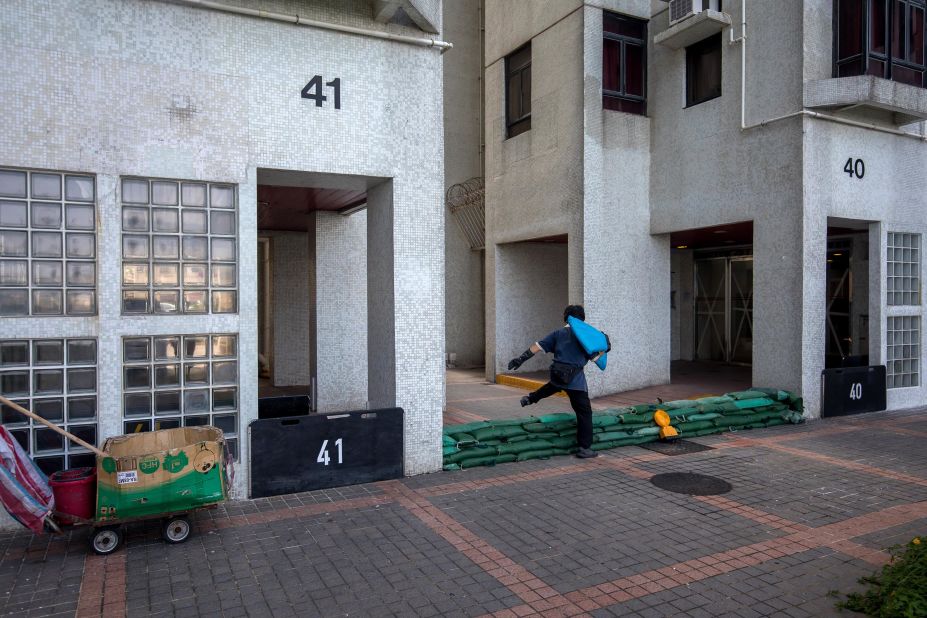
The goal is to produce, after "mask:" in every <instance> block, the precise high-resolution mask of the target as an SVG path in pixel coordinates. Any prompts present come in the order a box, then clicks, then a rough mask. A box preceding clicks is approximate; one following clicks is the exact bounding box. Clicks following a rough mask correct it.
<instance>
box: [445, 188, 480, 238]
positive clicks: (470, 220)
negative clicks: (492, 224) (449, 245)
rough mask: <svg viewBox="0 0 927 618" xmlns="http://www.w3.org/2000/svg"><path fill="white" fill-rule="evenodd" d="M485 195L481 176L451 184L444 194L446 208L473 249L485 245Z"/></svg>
mask: <svg viewBox="0 0 927 618" xmlns="http://www.w3.org/2000/svg"><path fill="white" fill-rule="evenodd" d="M485 196H486V192H485V189H484V187H483V179H482V178H481V177H476V178H471V179H470V180H466V181H464V182H461V183H458V184H456V185H452V186H451V187H450V188H448V190H447V193H446V194H445V196H444V197H445V203H446V204H447V207H448V209H450V211H451V214H452V215H453V216H454V219H456V220H457V225H459V226H460V230H461V231H462V232H463V234H464V236H466V238H467V242H468V243H469V244H470V248H471V249H473V250H478V249H483V248H484V247H485V246H486V223H485V221H486V210H485V206H484V203H485Z"/></svg>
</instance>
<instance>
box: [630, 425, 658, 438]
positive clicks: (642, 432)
mask: <svg viewBox="0 0 927 618" xmlns="http://www.w3.org/2000/svg"><path fill="white" fill-rule="evenodd" d="M631 435H632V436H658V435H660V428H659V427H641V428H640V429H635V430H634V431H632V432H631Z"/></svg>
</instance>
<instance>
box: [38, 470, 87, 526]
mask: <svg viewBox="0 0 927 618" xmlns="http://www.w3.org/2000/svg"><path fill="white" fill-rule="evenodd" d="M48 483H49V485H51V488H52V492H53V493H54V494H55V510H56V511H58V512H59V513H64V514H66V515H72V516H74V517H79V518H81V519H93V514H94V511H96V508H97V469H96V468H74V469H72V470H61V471H60V472H55V473H54V474H52V475H51V476H50V477H48Z"/></svg>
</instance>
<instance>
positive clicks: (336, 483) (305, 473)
mask: <svg viewBox="0 0 927 618" xmlns="http://www.w3.org/2000/svg"><path fill="white" fill-rule="evenodd" d="M402 417H403V411H402V409H401V408H386V409H381V410H359V411H356V412H339V413H333V414H316V415H310V416H290V417H285V418H269V419H262V420H256V421H253V422H252V423H251V424H250V425H249V426H248V430H249V434H250V446H251V448H250V453H251V497H252V498H263V497H267V496H278V495H280V494H287V493H296V492H300V491H312V490H315V489H326V488H328V487H340V486H343V485H357V484H359V483H370V482H372V481H383V480H386V479H394V478H400V477H402V475H403V466H402V458H403V422H402Z"/></svg>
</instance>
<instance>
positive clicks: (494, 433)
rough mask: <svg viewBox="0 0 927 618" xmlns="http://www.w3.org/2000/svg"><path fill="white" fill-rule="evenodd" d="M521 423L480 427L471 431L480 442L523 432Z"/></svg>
mask: <svg viewBox="0 0 927 618" xmlns="http://www.w3.org/2000/svg"><path fill="white" fill-rule="evenodd" d="M524 431H525V430H524V429H522V427H521V425H506V426H504V427H482V428H480V429H477V430H476V431H474V432H473V437H474V438H476V439H477V440H479V441H480V442H482V441H483V440H498V439H500V438H510V437H512V436H517V435H520V434H522V433H524Z"/></svg>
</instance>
